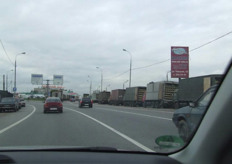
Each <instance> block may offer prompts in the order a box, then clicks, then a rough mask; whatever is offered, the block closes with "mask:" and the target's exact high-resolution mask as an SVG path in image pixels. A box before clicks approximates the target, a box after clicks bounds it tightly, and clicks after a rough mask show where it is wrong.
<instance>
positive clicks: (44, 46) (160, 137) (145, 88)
mask: <svg viewBox="0 0 232 164" xmlns="http://www.w3.org/2000/svg"><path fill="white" fill-rule="evenodd" d="M0 12H1V14H0V20H1V26H0V31H1V36H0V42H1V43H0V58H1V60H0V76H1V78H0V86H1V87H0V97H1V98H4V97H7V96H8V95H12V96H13V95H14V97H20V98H24V100H25V102H23V103H19V105H18V106H16V107H15V109H9V108H7V107H5V106H4V107H1V108H0V149H1V148H3V147H4V148H6V149H7V148H10V147H14V148H26V147H30V146H33V147H35V148H36V147H38V148H39V147H47V148H49V147H110V148H115V149H117V150H119V151H122V150H123V151H139V152H162V153H170V152H173V151H176V150H179V149H181V148H182V147H183V146H184V145H186V144H188V143H189V142H190V141H191V139H192V137H193V136H194V134H195V132H196V130H197V128H198V126H199V124H200V122H201V120H202V117H203V116H204V114H205V112H206V111H207V107H208V105H209V104H210V102H211V99H212V98H213V97H214V94H215V92H216V90H217V89H213V90H212V91H210V92H209V89H211V88H212V87H215V86H220V83H221V81H222V80H223V74H224V72H225V69H226V66H227V65H228V63H229V61H230V59H231V57H232V50H231V43H232V31H231V30H232V29H231V22H232V1H231V0H223V1H204V2H203V1H195V0H188V1H173V0H171V1H158V0H135V1H134V0H128V1H125V0H115V1H108V0H99V1H85V0H83V1H81V0H77V1H66V0H56V1H53V0H40V1H37V0H30V1H26V0H8V1H2V2H1V6H0ZM216 88H217V87H216ZM49 97H54V98H55V97H56V98H58V99H54V98H51V99H50V98H49ZM4 100H5V99H2V101H4ZM85 100H90V101H85ZM196 100H197V101H196ZM54 101H57V102H61V101H62V104H61V103H45V102H54ZM24 103H25V104H24ZM22 104H23V105H22ZM16 108H17V109H16ZM9 111H15V112H9ZM9 120H10V121H9ZM20 120H21V121H20ZM14 123H15V124H17V125H15V124H14ZM11 125H14V126H11ZM8 127H9V128H8ZM1 129H8V130H5V131H4V132H1ZM35 129H36V131H35ZM15 136H17V137H15Z"/></svg>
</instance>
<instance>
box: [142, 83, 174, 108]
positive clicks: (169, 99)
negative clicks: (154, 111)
mask: <svg viewBox="0 0 232 164" xmlns="http://www.w3.org/2000/svg"><path fill="white" fill-rule="evenodd" d="M177 88H178V82H173V81H161V82H150V83H148V84H147V90H146V94H145V96H144V104H143V106H144V107H145V108H146V107H148V106H149V107H153V108H165V107H166V108H171V107H173V106H174V102H173V99H174V93H175V92H176V90H177Z"/></svg>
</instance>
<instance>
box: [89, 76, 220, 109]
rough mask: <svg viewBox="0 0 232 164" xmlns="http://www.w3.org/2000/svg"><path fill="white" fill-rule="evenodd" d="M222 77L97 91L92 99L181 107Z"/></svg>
mask: <svg viewBox="0 0 232 164" xmlns="http://www.w3.org/2000/svg"><path fill="white" fill-rule="evenodd" d="M221 79H222V75H218V74H216V75H206V76H199V77H192V78H186V79H180V80H179V82H174V81H159V82H150V83H148V84H147V86H146V87H145V86H137V87H130V88H126V89H115V90H112V91H111V92H107V91H103V92H98V91H94V92H93V94H92V95H91V98H92V100H93V102H95V103H96V102H98V103H99V104H110V105H124V106H132V107H134V106H143V107H145V108H146V107H153V108H180V107H183V106H187V105H189V103H190V102H194V101H195V100H196V99H197V98H198V97H199V96H200V95H201V94H202V93H204V92H205V91H206V90H207V89H208V88H209V87H211V86H213V85H216V84H218V83H220V81H221Z"/></svg>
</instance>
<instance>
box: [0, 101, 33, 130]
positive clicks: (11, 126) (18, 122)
mask: <svg viewBox="0 0 232 164" xmlns="http://www.w3.org/2000/svg"><path fill="white" fill-rule="evenodd" d="M29 106H32V107H33V108H34V109H33V111H32V112H31V113H30V114H28V115H27V116H26V117H24V118H23V119H21V120H19V121H17V122H15V123H13V124H11V125H10V126H8V127H6V128H4V129H2V130H0V134H2V133H4V132H5V131H7V130H9V129H10V128H13V127H14V126H16V125H18V124H20V123H21V122H23V121H25V120H26V119H28V118H29V117H30V116H31V115H32V114H33V113H35V111H36V108H35V106H33V105H29Z"/></svg>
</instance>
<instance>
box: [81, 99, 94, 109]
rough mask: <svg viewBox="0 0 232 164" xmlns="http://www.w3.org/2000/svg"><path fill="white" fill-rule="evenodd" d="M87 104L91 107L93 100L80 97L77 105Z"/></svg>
mask: <svg viewBox="0 0 232 164" xmlns="http://www.w3.org/2000/svg"><path fill="white" fill-rule="evenodd" d="M83 106H88V107H89V108H92V107H93V101H92V100H91V98H82V99H81V100H80V102H79V107H80V108H81V107H83Z"/></svg>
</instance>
